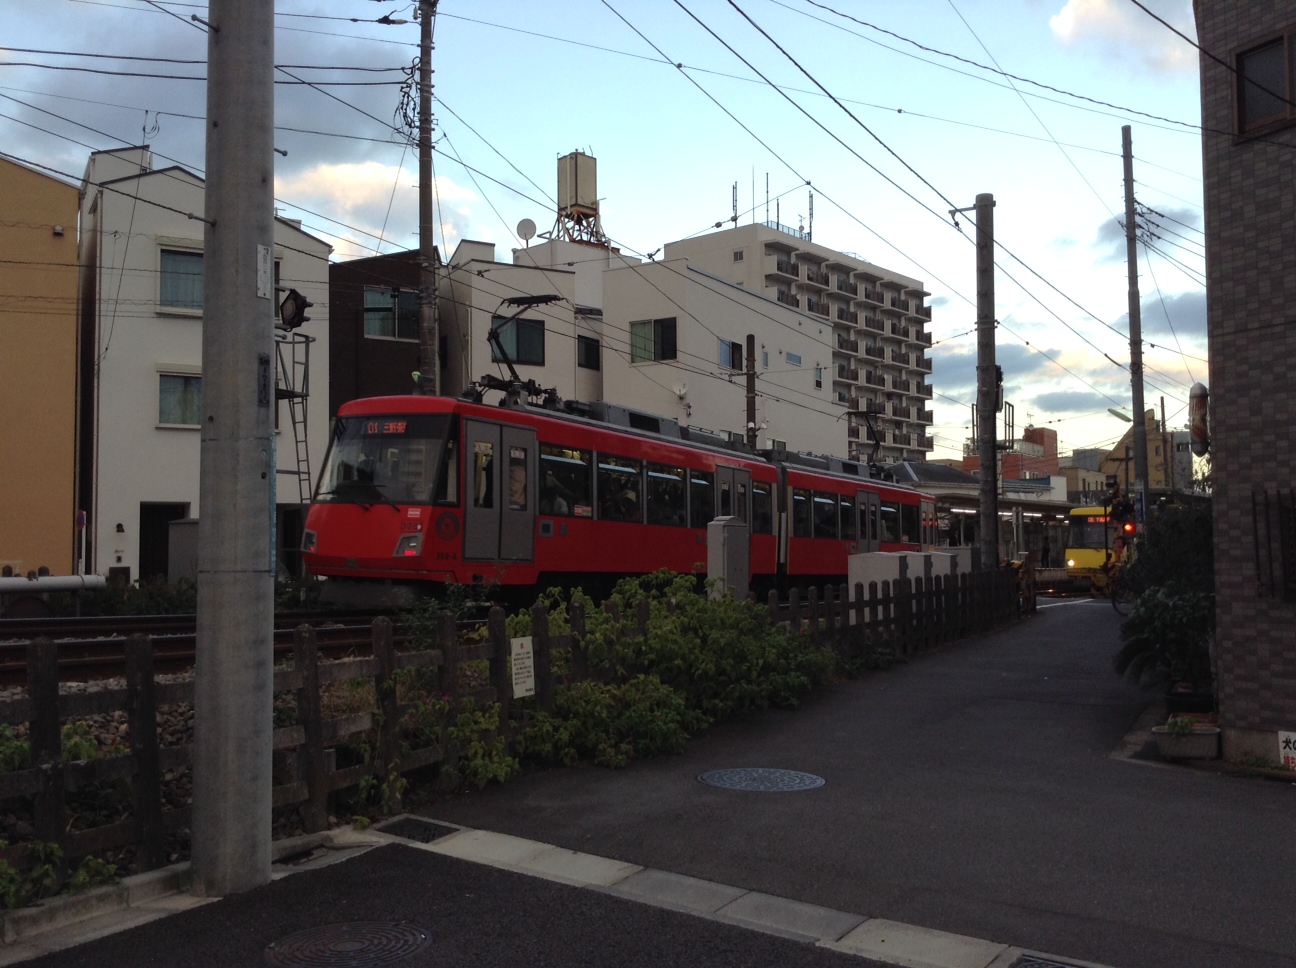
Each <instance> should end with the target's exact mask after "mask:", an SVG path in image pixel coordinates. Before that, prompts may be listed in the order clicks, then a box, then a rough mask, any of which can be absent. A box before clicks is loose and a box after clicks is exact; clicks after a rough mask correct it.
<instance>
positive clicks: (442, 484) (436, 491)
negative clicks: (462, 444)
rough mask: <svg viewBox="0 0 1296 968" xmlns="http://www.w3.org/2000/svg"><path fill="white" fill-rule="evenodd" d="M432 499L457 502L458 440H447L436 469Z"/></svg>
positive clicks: (441, 502)
mask: <svg viewBox="0 0 1296 968" xmlns="http://www.w3.org/2000/svg"><path fill="white" fill-rule="evenodd" d="M432 501H433V503H435V504H458V503H459V441H458V440H454V439H451V440H447V441H446V445H445V455H444V456H443V457H442V458H441V466H440V468H439V469H438V471H437V479H436V484H434V485H433V489H432Z"/></svg>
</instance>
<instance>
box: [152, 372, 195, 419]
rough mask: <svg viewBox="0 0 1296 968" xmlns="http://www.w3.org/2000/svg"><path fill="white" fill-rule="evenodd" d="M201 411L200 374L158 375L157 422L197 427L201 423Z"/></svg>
mask: <svg viewBox="0 0 1296 968" xmlns="http://www.w3.org/2000/svg"><path fill="white" fill-rule="evenodd" d="M201 411H202V377H201V376H197V375H190V374H183V373H161V374H159V375H158V423H160V424H164V425H166V426H169V427H198V426H201V424H202V419H201Z"/></svg>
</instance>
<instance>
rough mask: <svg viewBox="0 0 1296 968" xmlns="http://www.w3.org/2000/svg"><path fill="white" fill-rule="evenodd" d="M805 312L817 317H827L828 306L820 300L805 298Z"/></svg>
mask: <svg viewBox="0 0 1296 968" xmlns="http://www.w3.org/2000/svg"><path fill="white" fill-rule="evenodd" d="M806 312H808V313H814V314H815V315H817V316H827V315H828V304H827V303H826V302H824V301H823V300H822V299H814V298H813V297H811V296H806Z"/></svg>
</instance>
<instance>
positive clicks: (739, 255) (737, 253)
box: [734, 249, 743, 262]
mask: <svg viewBox="0 0 1296 968" xmlns="http://www.w3.org/2000/svg"><path fill="white" fill-rule="evenodd" d="M742 260H743V250H742V249H734V262H742Z"/></svg>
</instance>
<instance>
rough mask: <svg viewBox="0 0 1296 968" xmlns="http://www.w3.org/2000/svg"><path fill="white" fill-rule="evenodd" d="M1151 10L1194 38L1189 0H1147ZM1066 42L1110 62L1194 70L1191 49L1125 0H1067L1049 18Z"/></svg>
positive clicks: (1154, 71) (1160, 69) (1151, 69)
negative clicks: (1092, 50)
mask: <svg viewBox="0 0 1296 968" xmlns="http://www.w3.org/2000/svg"><path fill="white" fill-rule="evenodd" d="M1146 5H1147V7H1148V9H1149V10H1151V11H1152V13H1154V14H1156V15H1157V16H1158V17H1160V18H1161V19H1162V20H1165V21H1166V22H1167V23H1169V24H1170V25H1171V26H1173V27H1174V28H1175V29H1176V30H1178V31H1179V32H1180V33H1182V34H1184V35H1185V36H1188V37H1192V38H1196V36H1197V30H1196V25H1195V21H1194V19H1193V11H1192V3H1191V0H1148V2H1147V4H1146ZM1049 27H1050V28H1052V30H1053V34H1054V35H1055V36H1056V37H1057V38H1058V40H1060V41H1061V42H1062V43H1063V44H1066V45H1067V46H1076V47H1080V46H1084V47H1089V48H1092V49H1094V50H1096V51H1098V52H1099V53H1100V54H1101V55H1102V56H1103V57H1105V58H1107V59H1109V60H1111V61H1112V62H1114V63H1121V64H1129V63H1131V62H1132V63H1135V64H1138V65H1139V66H1141V67H1142V68H1143V70H1144V71H1145V72H1147V73H1151V74H1167V73H1178V72H1183V71H1196V70H1197V67H1198V61H1197V51H1196V50H1195V49H1194V48H1193V47H1192V46H1191V45H1190V44H1189V43H1188V42H1187V41H1185V40H1184V39H1183V38H1181V37H1178V36H1176V35H1175V34H1174V33H1172V32H1171V31H1170V30H1169V29H1167V28H1166V26H1165V25H1164V24H1161V23H1158V22H1157V21H1156V20H1155V19H1153V18H1152V17H1150V16H1148V14H1147V13H1145V12H1144V11H1142V10H1140V9H1138V7H1136V6H1134V5H1133V4H1131V3H1128V2H1125V0H1067V2H1066V3H1065V4H1064V5H1063V7H1062V9H1061V10H1060V11H1058V13H1056V14H1055V15H1054V16H1053V17H1051V18H1049Z"/></svg>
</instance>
